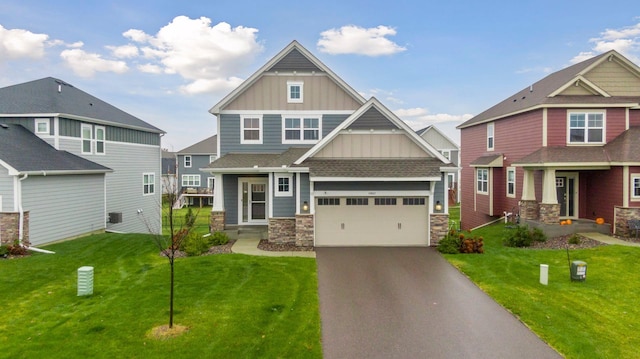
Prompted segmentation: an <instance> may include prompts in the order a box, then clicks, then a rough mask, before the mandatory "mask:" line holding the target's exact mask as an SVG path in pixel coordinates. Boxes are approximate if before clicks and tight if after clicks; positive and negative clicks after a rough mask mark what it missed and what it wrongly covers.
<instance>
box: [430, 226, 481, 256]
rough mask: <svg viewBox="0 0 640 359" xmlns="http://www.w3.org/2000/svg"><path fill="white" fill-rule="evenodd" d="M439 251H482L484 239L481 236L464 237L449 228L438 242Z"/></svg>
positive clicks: (452, 252) (449, 252)
mask: <svg viewBox="0 0 640 359" xmlns="http://www.w3.org/2000/svg"><path fill="white" fill-rule="evenodd" d="M438 251H439V252H440V253H447V254H457V253H484V239H483V238H482V237H468V238H467V237H465V235H464V233H460V232H458V231H457V230H455V229H450V230H449V232H448V233H447V235H446V236H445V237H444V238H443V239H442V240H441V241H440V242H439V243H438Z"/></svg>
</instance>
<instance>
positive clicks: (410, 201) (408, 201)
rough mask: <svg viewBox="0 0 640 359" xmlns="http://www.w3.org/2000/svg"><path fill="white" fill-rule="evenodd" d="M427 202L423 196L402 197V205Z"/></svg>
mask: <svg viewBox="0 0 640 359" xmlns="http://www.w3.org/2000/svg"><path fill="white" fill-rule="evenodd" d="M425 203H426V201H425V199H424V198H423V197H416V198H414V197H410V198H403V199H402V205H403V206H424V205H425Z"/></svg>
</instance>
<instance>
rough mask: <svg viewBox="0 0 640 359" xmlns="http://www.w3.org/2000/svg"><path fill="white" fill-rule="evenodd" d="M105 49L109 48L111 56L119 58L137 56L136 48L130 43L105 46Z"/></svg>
mask: <svg viewBox="0 0 640 359" xmlns="http://www.w3.org/2000/svg"><path fill="white" fill-rule="evenodd" d="M107 49H109V50H111V53H112V54H113V56H115V57H117V58H119V59H127V58H132V57H137V56H138V48H137V47H136V46H134V45H131V44H129V45H123V46H107Z"/></svg>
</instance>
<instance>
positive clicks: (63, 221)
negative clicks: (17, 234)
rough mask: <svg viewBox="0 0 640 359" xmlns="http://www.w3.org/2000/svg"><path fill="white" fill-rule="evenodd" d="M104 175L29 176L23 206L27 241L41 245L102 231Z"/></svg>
mask: <svg viewBox="0 0 640 359" xmlns="http://www.w3.org/2000/svg"><path fill="white" fill-rule="evenodd" d="M104 181H105V175H104V174H96V175H67V176H29V177H28V178H27V179H25V180H24V181H23V182H22V207H23V208H24V210H25V211H29V240H30V241H31V244H33V245H41V244H44V243H49V242H53V241H57V240H61V239H65V238H69V237H74V236H79V235H82V234H86V233H90V232H93V231H99V230H103V229H104V228H105V219H106V214H105V203H104Z"/></svg>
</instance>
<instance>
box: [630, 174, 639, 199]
mask: <svg viewBox="0 0 640 359" xmlns="http://www.w3.org/2000/svg"><path fill="white" fill-rule="evenodd" d="M631 199H633V200H634V201H640V174H634V175H632V176H631Z"/></svg>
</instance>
